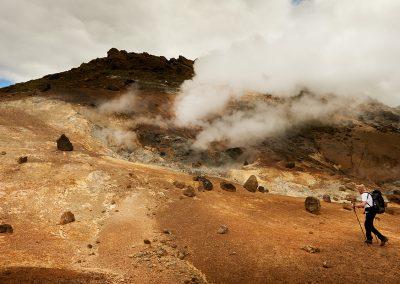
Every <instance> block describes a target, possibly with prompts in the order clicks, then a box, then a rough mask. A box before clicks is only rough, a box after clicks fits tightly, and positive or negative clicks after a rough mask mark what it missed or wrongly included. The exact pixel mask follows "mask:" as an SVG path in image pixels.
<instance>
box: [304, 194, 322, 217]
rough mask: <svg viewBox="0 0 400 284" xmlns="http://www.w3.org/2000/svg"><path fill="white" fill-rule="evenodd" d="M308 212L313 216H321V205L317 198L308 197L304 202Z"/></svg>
mask: <svg viewBox="0 0 400 284" xmlns="http://www.w3.org/2000/svg"><path fill="white" fill-rule="evenodd" d="M304 206H305V208H306V210H307V211H308V212H310V213H312V214H319V212H320V209H321V204H320V202H319V200H318V199H317V198H315V197H312V196H308V197H307V198H306V200H305V202H304Z"/></svg>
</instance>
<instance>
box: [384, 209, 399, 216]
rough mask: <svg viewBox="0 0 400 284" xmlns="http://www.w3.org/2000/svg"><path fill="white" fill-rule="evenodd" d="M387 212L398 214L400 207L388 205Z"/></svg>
mask: <svg viewBox="0 0 400 284" xmlns="http://www.w3.org/2000/svg"><path fill="white" fill-rule="evenodd" d="M385 213H387V214H390V215H398V214H400V208H397V207H396V208H395V207H386V209H385Z"/></svg>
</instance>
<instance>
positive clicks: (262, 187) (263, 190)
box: [258, 185, 269, 193]
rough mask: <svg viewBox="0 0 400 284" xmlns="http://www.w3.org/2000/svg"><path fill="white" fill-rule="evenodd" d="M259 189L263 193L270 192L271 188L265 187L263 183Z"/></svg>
mask: <svg viewBox="0 0 400 284" xmlns="http://www.w3.org/2000/svg"><path fill="white" fill-rule="evenodd" d="M258 191H259V192H262V193H268V192H269V190H268V189H267V188H265V187H264V186H262V185H260V186H259V187H258Z"/></svg>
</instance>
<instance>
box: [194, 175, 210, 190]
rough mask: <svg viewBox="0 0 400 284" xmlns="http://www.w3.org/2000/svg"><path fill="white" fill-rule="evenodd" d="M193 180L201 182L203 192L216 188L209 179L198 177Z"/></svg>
mask: <svg viewBox="0 0 400 284" xmlns="http://www.w3.org/2000/svg"><path fill="white" fill-rule="evenodd" d="M193 180H194V181H198V182H200V183H201V189H203V190H212V189H213V188H214V186H213V184H212V182H211V181H210V180H209V179H208V178H205V177H201V176H196V177H194V178H193Z"/></svg>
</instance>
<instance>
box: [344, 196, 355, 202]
mask: <svg viewBox="0 0 400 284" xmlns="http://www.w3.org/2000/svg"><path fill="white" fill-rule="evenodd" d="M345 199H346V200H347V201H350V202H351V203H355V202H356V201H357V197H356V196H355V195H352V194H348V195H347V196H346V198H345Z"/></svg>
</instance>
